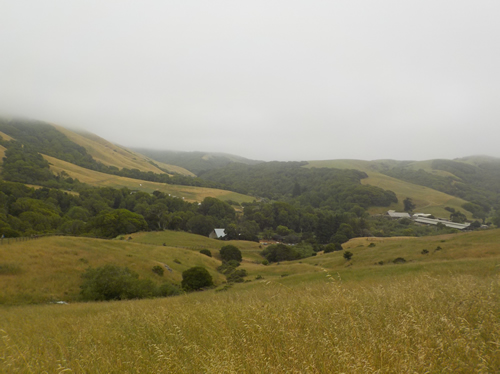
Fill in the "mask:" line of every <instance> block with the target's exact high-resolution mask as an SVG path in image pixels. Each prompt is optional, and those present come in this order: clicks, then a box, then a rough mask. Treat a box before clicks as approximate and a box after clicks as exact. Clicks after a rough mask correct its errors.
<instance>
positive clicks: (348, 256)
mask: <svg viewBox="0 0 500 374" xmlns="http://www.w3.org/2000/svg"><path fill="white" fill-rule="evenodd" d="M344 258H345V259H346V260H347V261H349V260H350V259H351V258H352V253H351V252H349V251H345V252H344Z"/></svg>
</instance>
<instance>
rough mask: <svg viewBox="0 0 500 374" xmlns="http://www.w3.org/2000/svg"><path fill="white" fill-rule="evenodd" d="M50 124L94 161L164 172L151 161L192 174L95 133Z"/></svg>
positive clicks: (179, 172)
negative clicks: (80, 147)
mask: <svg viewBox="0 0 500 374" xmlns="http://www.w3.org/2000/svg"><path fill="white" fill-rule="evenodd" d="M52 126H54V127H55V128H56V129H57V130H58V131H60V132H62V133H63V134H64V135H66V136H67V137H68V138H69V139H70V140H71V141H73V142H74V143H76V144H78V145H81V146H82V147H84V148H85V149H86V150H87V152H88V153H89V154H90V155H91V156H92V157H93V158H94V159H95V160H96V161H100V162H102V163H103V164H104V165H108V166H116V167H118V168H120V169H121V168H128V169H139V170H141V171H146V172H147V171H152V172H153V173H157V174H163V173H164V172H163V171H162V170H160V169H158V168H157V167H156V166H154V165H152V164H151V163H150V161H152V162H154V163H155V164H156V165H158V166H159V167H161V168H163V169H166V170H168V171H170V172H174V173H178V174H182V175H188V176H194V174H193V173H191V172H190V171H188V170H186V169H184V168H182V167H180V166H175V165H167V164H164V163H161V162H157V161H153V160H152V159H150V158H148V157H146V156H143V155H141V154H138V153H136V152H133V151H130V150H128V149H126V148H123V147H120V146H118V145H115V144H113V143H110V142H108V141H107V140H105V139H103V138H100V137H99V136H97V135H95V134H92V133H89V132H74V131H71V130H68V129H66V128H64V127H61V126H58V125H54V124H53V125H52Z"/></svg>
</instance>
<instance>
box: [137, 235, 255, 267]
mask: <svg viewBox="0 0 500 374" xmlns="http://www.w3.org/2000/svg"><path fill="white" fill-rule="evenodd" d="M130 237H131V238H133V241H134V242H137V243H144V244H153V245H163V244H164V243H165V244H166V245H167V246H172V247H183V248H188V249H192V250H195V251H199V250H200V249H203V248H205V249H208V250H210V252H211V253H212V256H214V257H217V256H218V254H219V249H220V248H221V247H222V246H224V245H228V244H232V245H235V246H236V247H238V248H239V249H240V250H241V251H242V253H243V260H244V261H245V262H251V261H255V260H260V261H262V257H261V256H260V255H259V253H260V252H261V251H262V248H260V247H259V243H256V242H249V241H244V240H227V241H220V240H217V239H210V238H207V237H206V236H202V235H195V234H190V233H187V232H185V231H171V230H165V231H150V232H139V233H135V234H131V235H130Z"/></svg>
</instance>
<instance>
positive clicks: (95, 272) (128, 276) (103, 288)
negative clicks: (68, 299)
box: [80, 264, 156, 301]
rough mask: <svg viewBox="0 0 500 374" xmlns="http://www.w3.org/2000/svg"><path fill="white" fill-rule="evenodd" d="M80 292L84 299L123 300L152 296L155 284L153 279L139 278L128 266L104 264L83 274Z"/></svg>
mask: <svg viewBox="0 0 500 374" xmlns="http://www.w3.org/2000/svg"><path fill="white" fill-rule="evenodd" d="M82 278H83V284H82V285H81V286H80V289H81V291H80V294H81V296H82V298H83V299H84V300H93V301H102V300H123V299H135V298H143V297H152V296H153V295H154V294H155V291H156V289H155V285H154V283H153V282H152V281H151V280H148V279H146V280H139V275H138V274H137V273H135V272H134V271H132V270H130V269H128V268H121V267H119V266H116V265H109V264H108V265H104V266H101V267H98V268H88V269H87V270H86V271H85V273H83V274H82Z"/></svg>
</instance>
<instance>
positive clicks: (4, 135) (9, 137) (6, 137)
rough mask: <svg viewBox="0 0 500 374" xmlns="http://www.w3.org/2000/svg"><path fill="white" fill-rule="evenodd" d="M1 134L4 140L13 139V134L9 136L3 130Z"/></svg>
mask: <svg viewBox="0 0 500 374" xmlns="http://www.w3.org/2000/svg"><path fill="white" fill-rule="evenodd" d="M0 136H1V137H2V138H3V140H6V141H10V140H12V139H13V138H12V137H11V136H9V135H7V134H5V133H3V132H1V131H0Z"/></svg>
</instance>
